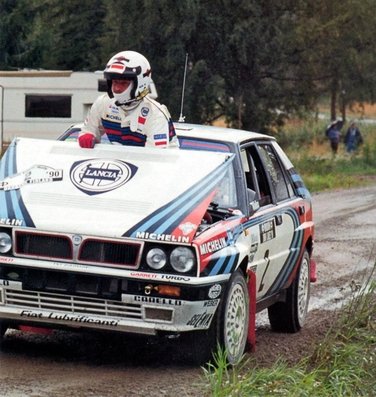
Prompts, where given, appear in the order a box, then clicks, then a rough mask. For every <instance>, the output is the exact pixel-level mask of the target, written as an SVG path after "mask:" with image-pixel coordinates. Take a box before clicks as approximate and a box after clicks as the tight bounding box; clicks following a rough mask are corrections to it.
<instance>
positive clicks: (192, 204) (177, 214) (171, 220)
mask: <svg viewBox="0 0 376 397" xmlns="http://www.w3.org/2000/svg"><path fill="white" fill-rule="evenodd" d="M222 171H223V172H222V173H221V174H219V175H218V178H217V179H214V180H213V181H212V182H211V183H208V184H207V185H206V187H205V188H204V189H202V190H201V191H200V194H199V195H197V196H196V199H195V200H193V201H188V203H187V204H185V205H184V206H183V207H181V208H180V210H178V211H177V212H174V215H173V216H170V217H169V218H168V219H167V220H166V221H165V222H164V223H163V224H162V225H161V226H160V227H159V228H158V229H157V230H156V231H155V233H166V232H168V231H167V228H168V227H169V225H171V224H173V223H174V222H175V221H178V220H179V219H180V218H181V215H184V217H185V216H186V214H188V213H190V212H192V207H195V206H196V205H197V203H199V202H200V201H201V200H202V199H203V198H205V197H206V196H207V195H208V193H209V192H210V191H211V190H212V189H213V188H214V186H215V185H216V184H217V183H218V181H219V180H220V179H222V178H223V176H224V174H225V172H226V170H222ZM174 229H175V228H172V230H174ZM172 230H171V231H172Z"/></svg>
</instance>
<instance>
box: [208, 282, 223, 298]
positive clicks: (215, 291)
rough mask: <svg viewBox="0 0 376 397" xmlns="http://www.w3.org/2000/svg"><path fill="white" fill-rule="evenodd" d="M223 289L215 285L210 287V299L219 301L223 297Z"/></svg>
mask: <svg viewBox="0 0 376 397" xmlns="http://www.w3.org/2000/svg"><path fill="white" fill-rule="evenodd" d="M221 292H222V287H221V284H214V285H212V286H211V287H210V289H209V292H208V297H209V298H210V299H217V298H218V297H219V295H221Z"/></svg>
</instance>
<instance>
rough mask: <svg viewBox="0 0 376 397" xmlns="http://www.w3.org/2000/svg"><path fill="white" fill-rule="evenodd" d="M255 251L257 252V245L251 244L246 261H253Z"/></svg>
mask: <svg viewBox="0 0 376 397" xmlns="http://www.w3.org/2000/svg"><path fill="white" fill-rule="evenodd" d="M257 250H258V243H253V244H252V245H251V248H250V250H249V254H248V260H249V261H250V262H252V261H253V259H254V257H255V254H256V252H257Z"/></svg>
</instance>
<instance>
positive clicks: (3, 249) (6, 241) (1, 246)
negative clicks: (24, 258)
mask: <svg viewBox="0 0 376 397" xmlns="http://www.w3.org/2000/svg"><path fill="white" fill-rule="evenodd" d="M11 249H12V239H11V237H10V236H9V234H7V233H3V232H0V253H1V254H6V253H7V252H9V251H10V250H11Z"/></svg>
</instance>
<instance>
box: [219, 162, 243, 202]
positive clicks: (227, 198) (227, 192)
mask: <svg viewBox="0 0 376 397" xmlns="http://www.w3.org/2000/svg"><path fill="white" fill-rule="evenodd" d="M213 203H214V204H215V205H216V206H218V207H219V208H237V207H238V200H237V195H236V185H235V176H234V168H233V167H229V168H228V170H227V172H226V174H225V176H224V177H223V178H222V179H221V181H220V182H219V183H218V185H217V186H216V193H215V196H214V198H213Z"/></svg>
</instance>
